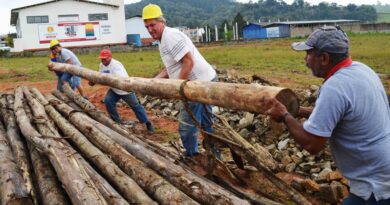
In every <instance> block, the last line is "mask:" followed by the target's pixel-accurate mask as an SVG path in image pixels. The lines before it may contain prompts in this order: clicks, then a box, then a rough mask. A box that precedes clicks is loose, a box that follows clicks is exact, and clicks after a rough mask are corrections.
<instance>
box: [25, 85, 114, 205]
mask: <svg viewBox="0 0 390 205" xmlns="http://www.w3.org/2000/svg"><path fill="white" fill-rule="evenodd" d="M22 90H23V93H24V96H25V97H26V99H27V102H28V104H29V105H30V108H31V110H32V113H33V117H34V118H33V120H34V121H35V124H36V126H37V128H38V130H39V132H40V133H41V135H42V136H44V137H48V138H52V139H53V140H57V141H58V145H59V146H62V147H64V148H66V149H68V151H70V153H72V154H71V155H72V156H69V158H70V159H71V160H70V161H71V162H72V163H73V164H74V166H75V167H78V168H79V169H78V171H79V172H80V175H81V177H82V178H83V179H84V182H85V183H86V184H88V185H89V187H90V188H91V189H90V190H91V193H92V194H93V195H94V197H95V199H96V200H97V201H99V202H100V204H102V205H105V204H107V202H106V201H105V199H104V197H103V196H102V194H101V193H100V192H99V191H98V189H97V187H96V186H95V183H94V182H93V181H92V179H91V178H90V176H89V175H88V174H87V171H86V170H85V168H84V166H83V162H82V161H80V160H79V159H80V158H81V156H78V155H79V154H78V153H77V152H76V151H75V150H74V149H73V148H72V147H71V146H70V145H69V144H68V143H67V141H65V139H64V138H62V137H61V136H60V134H59V133H58V131H57V130H56V129H55V128H54V127H53V126H51V123H50V119H49V118H48V117H47V115H46V112H45V109H44V108H43V106H42V105H41V104H40V103H39V102H38V101H37V100H36V99H35V98H33V96H32V94H31V93H30V91H29V90H28V88H27V87H22Z"/></svg>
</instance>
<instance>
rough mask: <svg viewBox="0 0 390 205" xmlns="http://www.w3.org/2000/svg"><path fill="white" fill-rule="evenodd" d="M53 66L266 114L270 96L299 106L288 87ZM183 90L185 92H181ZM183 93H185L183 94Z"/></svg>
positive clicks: (293, 109)
mask: <svg viewBox="0 0 390 205" xmlns="http://www.w3.org/2000/svg"><path fill="white" fill-rule="evenodd" d="M51 65H53V69H54V70H56V71H61V72H68V73H71V74H73V75H77V76H80V77H82V78H85V79H87V80H89V81H91V82H94V83H99V84H102V85H108V86H110V87H113V88H118V89H121V90H125V91H131V92H136V93H141V94H144V95H151V96H158V97H161V98H169V99H183V98H186V99H188V100H190V101H195V102H200V103H205V104H211V105H216V106H220V107H225V108H229V109H234V110H242V111H248V112H253V113H261V114H264V113H265V111H267V110H268V109H269V108H271V106H272V105H269V104H266V103H265V100H266V99H267V98H276V99H277V100H279V101H280V102H281V103H283V104H284V105H285V106H286V107H287V109H288V111H289V112H290V113H291V114H292V115H294V116H295V115H296V114H297V113H298V109H299V100H298V98H297V96H296V95H295V93H294V92H293V91H291V90H290V89H287V88H279V87H271V86H262V85H258V84H235V83H220V82H205V81H188V82H186V81H183V80H176V79H155V78H152V79H147V78H136V77H120V76H117V75H103V74H101V73H99V72H96V71H92V70H89V69H79V68H78V67H77V66H74V65H70V64H63V63H51ZM181 91H182V92H181ZM181 93H182V94H183V95H184V96H181Z"/></svg>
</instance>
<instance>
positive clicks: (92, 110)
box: [61, 84, 177, 159]
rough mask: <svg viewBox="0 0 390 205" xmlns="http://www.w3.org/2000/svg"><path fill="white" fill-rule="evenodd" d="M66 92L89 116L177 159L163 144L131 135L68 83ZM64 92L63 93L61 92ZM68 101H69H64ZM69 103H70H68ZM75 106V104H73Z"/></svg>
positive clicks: (164, 154)
mask: <svg viewBox="0 0 390 205" xmlns="http://www.w3.org/2000/svg"><path fill="white" fill-rule="evenodd" d="M62 88H63V90H64V93H65V94H66V96H67V97H69V99H70V100H73V102H74V103H76V104H77V105H78V106H79V107H80V108H81V109H82V110H83V111H84V112H86V113H87V114H88V115H89V116H91V117H92V118H93V119H95V120H96V121H98V122H100V123H102V124H103V125H105V126H107V127H109V128H111V129H112V130H114V131H116V132H117V133H119V134H121V135H123V136H125V137H127V138H130V139H131V140H134V141H136V142H137V143H139V144H142V145H143V146H145V147H147V148H148V149H151V150H153V151H155V152H158V153H160V155H161V156H165V157H167V158H168V157H170V158H172V159H177V158H176V156H174V155H172V154H171V153H170V152H167V151H166V150H164V149H162V148H161V146H159V145H158V143H155V142H153V141H151V140H148V139H145V138H143V137H138V138H137V136H136V137H134V136H133V135H131V134H130V133H129V132H128V131H127V130H126V129H125V128H123V127H122V126H121V125H119V124H118V123H116V122H115V121H113V120H112V119H111V118H109V117H108V116H107V115H105V114H104V113H103V112H102V111H100V110H99V109H98V108H97V107H96V106H95V105H94V104H92V103H91V102H89V101H88V100H87V99H85V98H84V97H82V96H81V95H79V94H77V93H75V92H74V91H73V90H72V89H71V87H70V86H69V85H68V84H65V85H63V86H62ZM61 94H62V93H61ZM64 102H65V103H67V101H64ZM67 104H68V103H67ZM71 107H73V106H71Z"/></svg>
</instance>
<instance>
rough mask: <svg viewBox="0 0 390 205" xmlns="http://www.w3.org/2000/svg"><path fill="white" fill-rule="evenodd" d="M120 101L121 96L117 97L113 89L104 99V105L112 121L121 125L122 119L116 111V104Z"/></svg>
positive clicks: (109, 90)
mask: <svg viewBox="0 0 390 205" xmlns="http://www.w3.org/2000/svg"><path fill="white" fill-rule="evenodd" d="M119 99H120V97H119V95H117V94H116V93H115V92H114V91H112V90H111V89H108V91H107V94H106V97H105V98H104V104H105V105H106V110H107V112H108V114H109V115H110V117H111V119H112V120H114V121H115V122H117V123H121V119H120V117H119V114H118V112H117V110H116V103H117V102H118V100H119Z"/></svg>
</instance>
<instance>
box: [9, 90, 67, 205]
mask: <svg viewBox="0 0 390 205" xmlns="http://www.w3.org/2000/svg"><path fill="white" fill-rule="evenodd" d="M7 102H8V103H7V106H8V108H12V107H13V102H14V99H13V97H12V96H11V95H8V96H7ZM5 114H8V115H3V117H4V118H5V119H8V120H7V123H8V127H14V128H17V129H19V128H18V127H17V125H16V122H15V116H14V113H13V112H8V113H5ZM17 133H18V134H19V132H17ZM27 148H28V149H29V153H30V159H31V164H32V167H33V169H34V175H35V182H36V186H37V191H36V192H35V193H40V194H39V195H40V196H38V194H37V195H36V198H37V199H39V200H37V201H38V203H37V204H44V205H49V204H55V205H67V204H70V201H69V198H68V197H67V196H66V195H65V194H64V193H65V190H64V189H63V188H62V187H61V184H60V182H59V181H58V178H57V176H56V174H55V171H54V169H53V167H52V166H51V164H50V162H49V160H48V159H47V157H46V156H44V155H42V154H40V153H39V152H38V150H37V149H36V148H35V147H34V146H33V145H31V144H30V143H29V142H27Z"/></svg>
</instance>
